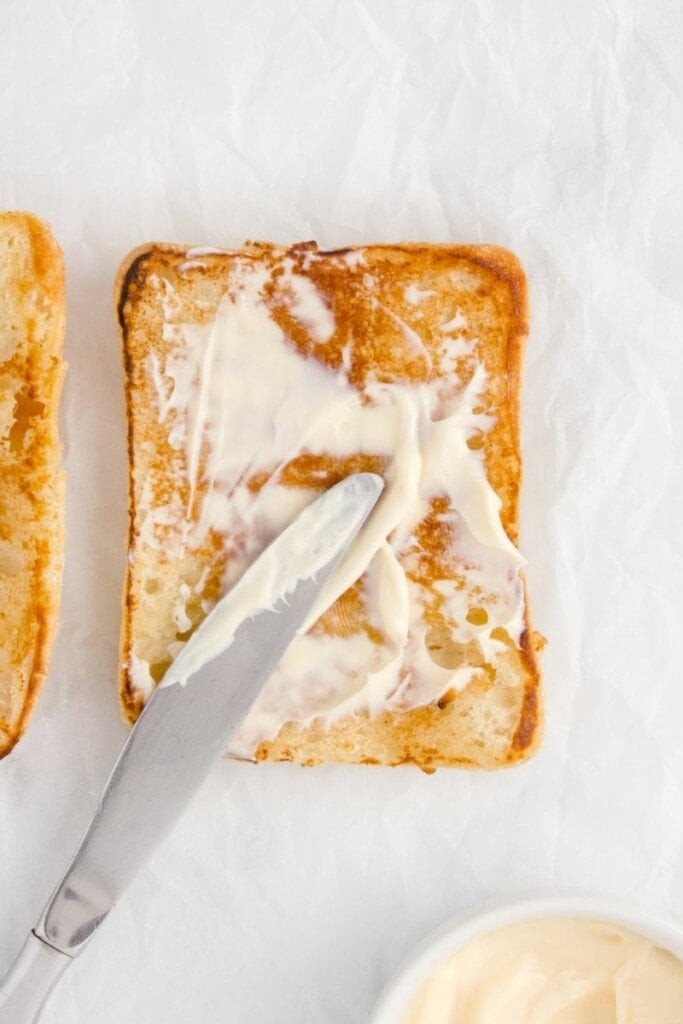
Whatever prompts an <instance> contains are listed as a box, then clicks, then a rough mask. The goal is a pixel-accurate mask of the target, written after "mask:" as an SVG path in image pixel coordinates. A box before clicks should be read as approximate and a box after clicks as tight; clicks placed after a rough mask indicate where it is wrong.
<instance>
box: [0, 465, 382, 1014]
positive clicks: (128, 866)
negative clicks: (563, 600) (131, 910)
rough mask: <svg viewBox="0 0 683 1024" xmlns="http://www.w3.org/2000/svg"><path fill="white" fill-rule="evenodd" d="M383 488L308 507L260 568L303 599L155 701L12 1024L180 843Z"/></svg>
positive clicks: (2, 995) (261, 616) (24, 973)
mask: <svg viewBox="0 0 683 1024" xmlns="http://www.w3.org/2000/svg"><path fill="white" fill-rule="evenodd" d="M382 488H383V482H382V480H381V478H380V477H378V476H375V475H374V474H372V473H357V474H355V475H353V476H350V477H347V478H346V479H345V480H343V481H342V482H341V483H339V484H337V485H336V486H335V487H332V488H331V489H330V490H329V491H326V492H325V494H323V495H322V496H321V497H319V498H318V499H316V501H315V502H314V503H313V504H312V505H309V506H308V508H307V509H305V510H304V512H303V513H302V514H301V515H300V516H299V517H298V519H296V520H295V521H294V522H293V523H292V525H291V526H289V527H288V528H287V529H286V530H285V531H284V532H283V533H282V534H280V536H279V537H278V538H277V539H276V540H275V541H273V543H272V544H271V545H270V547H269V548H268V549H267V551H266V552H264V555H262V556H261V558H264V557H265V556H266V555H268V557H270V558H272V557H273V556H275V558H276V559H277V564H279V565H282V564H283V563H284V564H287V561H288V560H289V563H290V565H289V567H288V568H291V573H290V572H289V571H288V575H289V576H290V578H293V579H294V580H295V584H294V585H293V587H292V588H291V589H288V591H287V593H285V594H283V595H282V597H281V598H279V599H278V600H276V601H275V602H274V604H273V605H272V607H271V608H268V609H265V610H258V609H254V610H253V612H252V613H251V614H249V615H247V616H246V617H245V618H244V619H243V620H242V621H241V622H240V623H239V625H238V626H237V628H236V629H235V630H234V633H233V635H232V637H230V636H228V637H226V645H229V646H227V649H226V650H224V651H223V653H221V654H220V655H219V656H218V657H216V658H215V659H214V660H213V661H211V662H209V663H208V664H206V665H204V666H203V667H202V668H200V669H199V670H198V671H197V672H196V674H194V675H193V676H192V678H191V680H190V682H189V685H187V686H180V685H178V684H175V685H172V686H165V687H164V686H160V687H158V688H157V690H156V691H155V692H154V694H153V696H152V697H151V699H150V700H149V701H148V703H147V705H146V707H145V709H144V711H143V712H142V714H141V716H140V718H139V720H138V722H137V724H136V725H135V727H134V728H133V730H132V732H131V733H130V736H129V737H128V740H127V741H126V743H125V744H124V746H123V749H122V751H121V753H120V755H119V758H118V760H117V762H116V764H115V766H114V769H113V771H112V774H111V776H110V777H109V781H108V782H107V785H106V786H105V789H104V792H103V794H102V798H101V800H100V803H99V806H98V808H97V810H96V812H95V814H94V817H93V819H92V821H91V822H90V825H89V826H88V828H87V830H86V832H85V835H84V837H83V839H82V840H81V843H80V846H79V847H78V849H77V851H76V853H75V855H74V858H73V860H72V861H71V864H70V865H69V867H68V869H67V871H66V874H65V875H64V877H63V878H62V880H61V882H60V883H59V884H58V886H57V888H56V889H55V891H54V893H53V895H52V896H51V898H50V900H49V902H48V904H47V907H46V908H45V911H44V912H43V914H42V916H41V918H40V921H39V923H38V924H37V925H36V927H35V928H34V930H33V931H32V932H31V933H30V935H29V937H28V939H27V941H26V943H25V944H24V947H23V949H22V951H21V953H20V954H19V957H18V958H17V960H16V961H15V963H14V965H13V966H12V967H11V968H10V971H9V973H8V974H7V975H6V977H5V978H4V980H3V982H2V984H0V1021H1V1022H2V1024H32V1022H34V1021H37V1020H38V1018H39V1016H40V1013H41V1010H42V1008H43V1007H44V1005H45V1002H46V1001H47V998H48V996H49V994H50V992H51V991H52V988H53V987H54V985H55V984H56V982H57V980H58V979H59V977H60V976H61V975H62V974H63V972H64V971H65V970H66V968H67V967H68V966H69V964H70V963H71V962H72V960H73V959H74V958H75V957H76V956H78V954H79V953H80V952H81V950H82V949H83V948H84V946H85V945H86V944H87V943H88V942H89V940H90V939H91V938H92V936H93V935H94V934H95V932H96V931H97V929H98V928H99V926H100V925H101V924H102V922H103V921H104V919H105V918H106V916H107V914H108V913H109V911H110V910H111V909H112V907H113V906H114V905H115V904H116V902H117V901H118V899H119V898H120V897H121V896H122V894H123V893H124V892H125V890H126V888H127V886H128V885H129V884H130V882H131V881H132V880H133V878H134V876H135V875H136V874H137V872H138V871H139V869H140V868H141V867H142V865H143V864H144V863H145V861H146V860H147V859H148V857H149V856H150V855H151V854H152V852H153V851H154V850H155V849H156V847H157V846H158V845H159V843H161V841H162V840H163V839H164V837H165V836H166V835H167V834H168V833H169V832H170V831H171V829H172V828H173V826H174V824H175V822H176V821H177V820H178V819H179V818H180V817H181V815H182V813H183V811H184V809H185V807H186V806H187V804H188V803H189V802H190V800H191V799H192V797H193V795H194V793H195V791H196V790H197V789H198V787H199V786H200V784H201V782H202V781H203V779H204V778H205V777H206V776H207V775H208V773H209V771H210V770H211V766H212V765H213V764H214V763H215V762H216V761H217V759H218V758H219V757H220V755H221V753H222V752H223V751H224V750H225V747H226V744H227V742H228V740H229V739H230V737H231V735H232V734H233V733H234V731H235V730H236V729H237V727H238V726H239V725H240V723H241V722H242V720H243V718H244V717H245V715H246V714H247V712H248V711H249V708H250V707H251V705H252V704H253V702H254V700H255V698H256V697H257V696H258V693H259V691H260V690H261V688H262V686H263V684H264V683H265V682H266V680H267V679H268V676H269V675H270V674H271V672H272V671H273V669H274V668H275V666H276V665H277V663H278V661H279V660H280V658H281V657H282V655H283V654H284V652H285V650H286V649H287V647H288V646H289V644H290V643H291V641H292V640H293V638H294V636H295V634H296V632H297V630H298V629H299V628H300V627H301V626H302V624H303V623H304V622H305V620H306V618H307V616H308V613H309V611H310V609H311V607H312V605H313V603H314V601H315V599H316V597H317V596H318V594H319V592H320V590H321V588H322V587H323V586H324V585H325V583H326V582H327V580H328V579H329V577H330V576H331V574H332V573H333V571H334V569H335V567H336V566H337V564H338V563H339V561H340V560H341V558H342V556H343V555H344V553H345V552H346V550H347V549H348V547H349V545H350V543H351V542H352V540H353V539H354V537H355V536H356V534H357V533H358V531H359V530H360V529H361V527H362V525H363V523H364V522H365V520H366V519H367V517H368V515H369V514H370V512H371V510H372V508H373V507H374V505H375V503H376V501H377V499H378V498H379V495H380V494H381V491H382ZM333 530H334V531H336V537H337V538H338V542H337V540H336V538H335V539H333V541H332V543H331V542H330V536H331V534H332V531H333ZM332 536H333V538H334V534H332ZM302 539H305V540H306V541H307V547H308V549H309V550H310V548H311V544H313V545H314V546H315V545H316V544H317V545H318V550H322V551H324V552H327V553H329V560H328V561H327V562H326V563H325V564H324V565H323V566H322V568H320V569H319V570H318V571H317V572H316V575H315V576H314V577H308V578H305V577H304V576H303V575H302V573H303V572H305V571H306V570H305V569H303V565H299V564H298V563H297V557H298V558H301V554H300V551H301V546H302V545H301V542H302ZM297 552H299V554H298V555H297ZM325 557H327V554H326V555H325ZM257 561H260V559H259V560H257ZM256 564H257V563H254V565H256ZM300 577H301V578H300ZM243 582H244V581H240V582H238V583H237V584H236V585H235V587H234V588H233V589H232V590H231V591H230V592H229V593H228V595H226V597H224V598H223V599H222V600H221V602H219V605H217V606H216V611H217V612H219V611H220V605H221V604H223V602H225V601H227V600H229V599H230V597H231V595H232V599H233V600H234V595H235V592H236V591H237V590H238V588H239V587H240V586H241V585H242V584H243ZM211 617H212V616H209V617H207V619H206V620H205V623H203V624H202V625H201V626H200V627H199V629H198V630H197V633H196V634H195V635H196V636H197V637H199V636H200V635H201V631H202V629H204V628H206V627H207V626H209V628H210V625H209V619H210V618H211ZM215 621H216V619H215V618H214V622H215Z"/></svg>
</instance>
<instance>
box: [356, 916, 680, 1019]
mask: <svg viewBox="0 0 683 1024" xmlns="http://www.w3.org/2000/svg"><path fill="white" fill-rule="evenodd" d="M550 917H578V918H589V919H592V920H596V921H608V922H611V923H612V924H616V925H620V926H621V927H622V928H630V929H631V931H634V932H638V933H639V934H640V935H644V936H645V937H646V938H648V939H651V940H652V941H653V942H656V943H657V945H658V946H662V947H663V948H664V949H668V950H669V951H670V952H671V953H673V954H674V955H675V956H677V957H679V958H680V959H681V960H683V927H681V926H679V925H675V924H672V923H670V922H668V921H664V920H662V919H660V918H658V917H655V916H653V915H651V914H648V913H647V912H646V911H644V910H639V909H638V908H637V907H633V906H631V905H629V904H627V903H620V902H619V901H613V900H604V899H597V898H593V897H585V896H539V897H536V898H534V899H528V900H521V901H519V902H516V903H507V904H503V905H502V906H501V905H498V906H495V907H489V909H484V910H479V911H477V912H474V913H473V912H470V913H467V914H462V915H461V916H458V917H454V918H451V919H450V920H448V921H446V922H445V924H443V925H442V926H441V927H440V928H437V930H436V931H434V932H432V933H431V935H428V936H427V938H426V939H425V940H424V941H423V942H421V943H420V945H419V946H418V947H417V948H416V949H415V950H414V951H413V953H412V954H411V955H410V956H409V957H408V959H407V960H406V961H405V963H404V964H403V965H402V967H400V969H399V970H398V971H397V973H396V974H395V975H394V977H393V978H392V979H391V981H390V982H389V984H388V985H387V987H386V988H385V989H384V992H383V993H382V995H381V997H380V1000H379V1002H378V1004H377V1006H376V1008H375V1012H374V1014H373V1016H372V1018H371V1022H370V1024H399V1022H400V1020H401V1016H402V1015H403V1013H405V1011H406V1009H407V1007H408V1004H409V1003H410V1000H411V999H412V997H413V996H414V994H415V992H416V991H417V990H418V988H419V987H420V985H421V984H422V982H423V981H426V979H427V978H428V977H429V976H430V974H432V973H433V972H434V971H435V970H436V969H437V968H438V967H440V966H441V964H442V963H443V962H444V961H445V960H447V959H448V957H449V956H451V954H452V953H455V952H456V951H457V950H458V949H460V948H461V947H462V946H464V945H466V943H468V942H471V941H472V939H476V938H478V937H479V936H480V935H486V934H488V933H490V932H493V931H497V930H498V929H499V928H504V927H505V926H506V925H509V924H519V923H521V922H523V921H536V920H539V919H540V918H550Z"/></svg>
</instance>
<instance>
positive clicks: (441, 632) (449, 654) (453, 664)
mask: <svg viewBox="0 0 683 1024" xmlns="http://www.w3.org/2000/svg"><path fill="white" fill-rule="evenodd" d="M426 643H427V651H428V653H429V657H430V658H431V659H432V661H433V662H434V664H435V665H438V666H439V667H440V668H452V669H456V668H460V666H461V665H471V666H472V667H473V668H481V667H482V666H483V665H484V655H483V653H482V650H481V647H480V645H479V642H478V641H477V640H470V641H469V643H466V644H461V643H458V641H457V640H454V639H453V637H452V635H451V632H450V630H449V629H448V628H447V627H446V626H432V628H431V629H430V630H429V631H428V632H427V637H426Z"/></svg>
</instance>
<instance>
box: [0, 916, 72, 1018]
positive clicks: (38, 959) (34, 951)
mask: <svg viewBox="0 0 683 1024" xmlns="http://www.w3.org/2000/svg"><path fill="white" fill-rule="evenodd" d="M71 962H72V958H71V957H70V956H67V955H66V954H65V953H60V952H59V950H57V949H53V948H52V946H48V945H47V943H45V942H41V940H40V939H39V938H38V936H37V935H34V934H33V932H31V933H30V935H29V937H28V939H27V940H26V942H25V943H24V946H23V948H22V950H21V953H20V954H19V956H18V957H17V959H16V960H15V961H14V963H13V964H12V966H11V967H10V969H9V971H8V973H7V974H6V975H5V977H4V978H3V979H2V981H1V982H0V1021H2V1024H34V1022H35V1021H37V1020H38V1018H39V1017H40V1014H41V1012H42V1010H43V1007H44V1006H45V1003H46V1002H47V999H48V996H49V995H50V992H51V991H52V989H53V988H54V986H55V985H56V984H57V982H58V980H59V978H60V977H61V976H62V974H63V973H64V971H65V970H66V969H67V967H68V966H69V964H70V963H71Z"/></svg>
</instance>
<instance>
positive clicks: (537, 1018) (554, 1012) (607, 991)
mask: <svg viewBox="0 0 683 1024" xmlns="http://www.w3.org/2000/svg"><path fill="white" fill-rule="evenodd" d="M681 1021H683V962H681V961H680V960H679V959H678V958H677V957H675V956H674V955H673V954H672V953H669V952H667V951H666V950H664V949H661V948H660V947H658V946H657V945H656V944H655V943H653V942H651V941H650V940H649V939H646V938H644V937H643V936H642V935H638V934H636V933H635V932H631V931H627V930H626V929H624V928H620V927H618V926H617V925H614V924H608V923H606V922H597V921H588V920H578V919H570V918H567V919H562V918H557V919H550V920H542V921H529V922H526V923H524V924H516V925H510V926H509V927H507V928H501V929H500V930H499V931H497V932H493V933H492V934H490V935H484V936H482V937H481V938H478V939H475V940H474V941H473V942H470V943H468V944H467V945H466V946H463V948H462V949H460V950H458V952H456V953H454V954H453V955H452V956H451V957H450V958H449V959H448V960H447V961H446V962H445V963H444V964H443V965H442V966H441V967H440V968H439V969H438V970H437V971H436V972H435V973H434V974H433V975H432V976H431V977H430V978H428V979H427V981H425V982H424V983H423V985H422V986H421V988H420V989H419V990H418V992H417V993H416V995H415V997H414V998H413V1000H412V1002H411V1003H410V1006H409V1007H408V1009H407V1010H406V1012H405V1013H404V1015H403V1016H402V1017H401V1019H400V1022H398V1024H503V1022H504V1024H676V1022H681Z"/></svg>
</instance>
